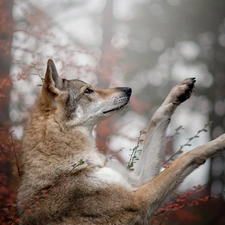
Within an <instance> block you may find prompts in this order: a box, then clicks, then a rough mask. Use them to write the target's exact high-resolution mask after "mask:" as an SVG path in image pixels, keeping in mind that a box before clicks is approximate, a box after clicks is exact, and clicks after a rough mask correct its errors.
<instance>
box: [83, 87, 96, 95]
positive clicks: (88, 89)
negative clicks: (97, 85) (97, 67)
mask: <svg viewBox="0 0 225 225" xmlns="http://www.w3.org/2000/svg"><path fill="white" fill-rule="evenodd" d="M93 92H94V91H93V90H91V89H90V88H86V89H85V90H84V93H85V94H91V93H93Z"/></svg>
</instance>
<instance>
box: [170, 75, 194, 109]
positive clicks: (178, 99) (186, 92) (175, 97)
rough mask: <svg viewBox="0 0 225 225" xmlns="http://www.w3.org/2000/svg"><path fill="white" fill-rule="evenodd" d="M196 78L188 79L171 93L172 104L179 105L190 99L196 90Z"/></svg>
mask: <svg viewBox="0 0 225 225" xmlns="http://www.w3.org/2000/svg"><path fill="white" fill-rule="evenodd" d="M195 82H196V80H195V78H187V79H185V80H183V81H182V82H180V83H179V84H178V85H176V86H175V87H174V88H173V89H172V90H171V92H170V94H169V96H170V102H172V103H173V104H174V105H179V104H181V103H182V102H184V101H186V100H187V99H189V98H190V96H191V93H192V92H193V90H194V84H195Z"/></svg>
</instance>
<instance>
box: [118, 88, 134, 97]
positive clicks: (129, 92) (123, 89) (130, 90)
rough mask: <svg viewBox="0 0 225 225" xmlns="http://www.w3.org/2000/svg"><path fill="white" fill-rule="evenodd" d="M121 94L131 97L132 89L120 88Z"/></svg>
mask: <svg viewBox="0 0 225 225" xmlns="http://www.w3.org/2000/svg"><path fill="white" fill-rule="evenodd" d="M121 89H122V91H123V92H125V93H126V94H127V95H128V96H129V97H130V96H131V93H132V89H131V88H129V87H122V88H121Z"/></svg>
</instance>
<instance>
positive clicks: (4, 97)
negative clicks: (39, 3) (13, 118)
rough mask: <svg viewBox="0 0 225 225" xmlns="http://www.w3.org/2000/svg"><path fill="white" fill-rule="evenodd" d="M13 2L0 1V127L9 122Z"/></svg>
mask: <svg viewBox="0 0 225 225" xmlns="http://www.w3.org/2000/svg"><path fill="white" fill-rule="evenodd" d="M13 2H14V1H13V0H9V1H4V0H1V1H0V92H1V93H0V99H1V101H0V108H1V111H0V127H2V126H3V125H4V124H6V123H7V122H9V98H10V90H11V79H10V68H11V59H12V58H11V44H12V36H13V32H14V20H13V16H12V8H13Z"/></svg>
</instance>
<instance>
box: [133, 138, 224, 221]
mask: <svg viewBox="0 0 225 225" xmlns="http://www.w3.org/2000/svg"><path fill="white" fill-rule="evenodd" d="M223 150H225V134H224V135H222V136H220V137H219V138H217V139H215V140H213V141H211V142H209V143H207V144H205V145H202V146H199V147H197V148H195V149H194V150H192V151H189V152H188V153H186V154H184V155H183V156H181V157H180V158H178V159H177V160H175V161H174V162H173V163H172V165H171V166H170V167H169V168H167V169H165V170H164V171H163V172H161V173H160V174H158V175H157V176H156V177H155V178H154V179H153V180H151V181H149V182H148V183H146V184H145V185H143V186H142V187H140V188H138V189H137V190H136V191H135V196H134V204H135V206H136V207H137V208H136V210H139V209H142V210H143V209H144V208H145V209H146V210H147V211H148V219H149V218H150V216H152V214H153V213H154V211H155V210H156V209H157V208H158V207H159V206H160V205H161V203H162V202H163V201H164V199H165V198H166V197H167V196H168V195H169V194H170V193H171V192H172V191H173V190H174V189H175V188H176V187H177V186H178V185H179V184H180V183H181V182H182V181H183V179H184V178H185V177H186V176H187V175H188V174H189V173H191V172H192V171H193V170H194V169H196V168H197V167H198V166H200V165H201V164H203V163H204V162H205V161H206V159H208V158H209V157H212V156H215V155H217V154H219V153H220V152H222V151H223ZM146 224H147V223H146Z"/></svg>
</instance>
